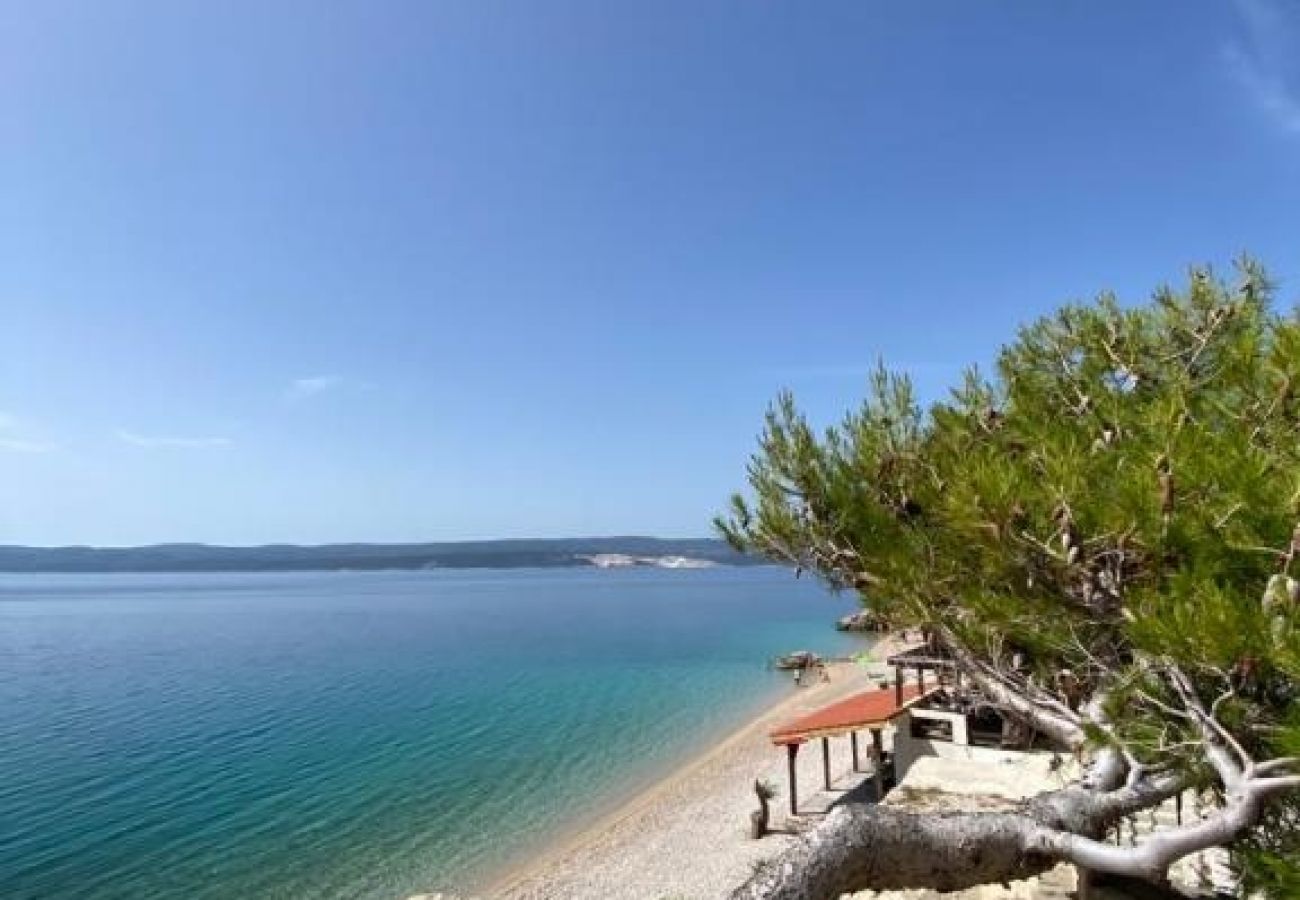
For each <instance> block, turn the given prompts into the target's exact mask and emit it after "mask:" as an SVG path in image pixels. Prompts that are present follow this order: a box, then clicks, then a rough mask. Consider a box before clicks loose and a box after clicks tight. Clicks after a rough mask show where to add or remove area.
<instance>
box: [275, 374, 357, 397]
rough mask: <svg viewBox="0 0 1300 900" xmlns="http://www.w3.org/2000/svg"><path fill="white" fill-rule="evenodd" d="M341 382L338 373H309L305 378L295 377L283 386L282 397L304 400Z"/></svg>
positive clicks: (335, 386)
mask: <svg viewBox="0 0 1300 900" xmlns="http://www.w3.org/2000/svg"><path fill="white" fill-rule="evenodd" d="M342 384H343V378H342V376H339V375H311V376H308V377H306V378H295V379H294V380H293V381H291V382H289V386H288V387H287V388H285V391H284V399H286V400H289V401H297V400H306V399H308V398H310V397H315V396H316V395H318V394H323V393H325V392H326V391H332V390H334V389H335V388H337V387H339V386H340V385H342Z"/></svg>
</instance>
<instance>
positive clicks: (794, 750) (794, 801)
mask: <svg viewBox="0 0 1300 900" xmlns="http://www.w3.org/2000/svg"><path fill="white" fill-rule="evenodd" d="M798 755H799V745H798V744H786V745H785V759H786V764H787V766H788V768H789V772H790V815H792V816H797V815H799V775H798V773H797V772H796V771H795V764H794V760H795V757H796V756H798Z"/></svg>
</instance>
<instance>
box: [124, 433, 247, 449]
mask: <svg viewBox="0 0 1300 900" xmlns="http://www.w3.org/2000/svg"><path fill="white" fill-rule="evenodd" d="M117 437H118V440H121V441H123V442H125V443H127V444H130V445H132V446H133V447H173V448H177V449H188V450H197V449H202V448H205V447H229V446H231V445H232V444H234V441H232V440H231V439H230V438H228V437H215V436H204V437H177V436H175V435H144V434H136V433H135V432H134V431H127V430H126V429H124V428H119V429H118V430H117Z"/></svg>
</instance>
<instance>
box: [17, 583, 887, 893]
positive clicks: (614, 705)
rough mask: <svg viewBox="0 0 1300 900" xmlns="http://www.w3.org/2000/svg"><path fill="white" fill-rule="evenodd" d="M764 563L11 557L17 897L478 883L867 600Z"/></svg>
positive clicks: (715, 727) (726, 714)
mask: <svg viewBox="0 0 1300 900" xmlns="http://www.w3.org/2000/svg"><path fill="white" fill-rule="evenodd" d="M851 603H852V601H851V600H850V599H849V598H845V597H839V598H836V597H831V596H829V595H828V594H826V593H825V592H823V591H822V590H820V589H819V588H818V587H816V586H815V585H813V584H811V583H809V582H808V581H807V580H802V581H796V580H794V578H793V577H792V575H791V573H789V572H787V571H784V570H779V569H772V568H754V569H712V570H699V571H663V570H649V569H638V570H631V571H599V570H586V569H570V570H549V571H542V570H512V571H462V572H450V571H442V572H384V573H302V574H223V575H95V576H81V575H75V576H74V575H62V576H0V897H3V898H6V900H25V898H42V900H54V898H64V897H67V898H72V897H77V898H85V897H94V898H103V900H110V898H133V900H146V898H160V897H178V898H179V897H184V898H188V900H200V898H263V897H265V898H308V897H311V898H402V897H405V896H407V895H409V894H411V893H413V892H416V891H423V890H432V889H457V888H459V889H464V888H466V887H469V886H472V885H474V884H475V883H476V882H477V881H478V880H479V879H481V878H483V877H484V876H485V874H487V873H489V872H491V871H493V870H494V869H497V868H499V867H500V866H502V865H503V864H507V863H509V862H511V861H513V860H517V859H518V858H519V857H520V856H521V855H522V854H525V853H526V852H527V851H528V850H529V849H530V848H535V847H537V846H539V845H541V844H544V843H546V842H547V841H548V840H550V839H553V838H554V836H555V835H556V834H557V833H559V832H561V831H563V830H564V829H566V828H572V827H575V826H576V825H578V824H580V823H581V821H582V820H583V817H584V816H589V815H591V814H593V813H594V812H595V811H596V810H597V809H600V808H603V806H605V805H607V804H608V803H610V802H611V800H612V799H613V798H615V797H617V796H618V795H620V794H621V793H625V792H626V791H628V790H630V789H631V788H633V787H634V786H635V785H637V784H638V783H639V782H640V781H642V780H644V779H645V778H647V777H649V776H650V775H651V774H653V773H656V772H659V771H662V770H663V769H664V768H665V767H667V766H669V765H671V764H672V763H673V762H675V761H676V760H678V759H680V758H682V756H683V755H684V754H686V753H688V752H690V751H691V750H693V749H694V748H696V747H698V746H699V745H700V744H701V742H702V741H704V740H706V739H707V738H708V737H710V736H712V735H716V734H719V733H721V732H722V731H724V730H726V729H728V728H730V727H733V726H734V725H736V724H737V723H739V722H740V721H742V720H744V719H745V718H746V717H748V716H750V715H752V713H753V712H754V711H755V710H756V709H757V708H758V707H759V706H760V705H761V704H762V703H764V702H767V701H768V700H770V699H771V697H772V696H773V693H774V692H778V691H781V690H789V689H790V688H789V686H788V681H786V680H785V679H784V678H783V677H782V676H780V675H778V674H776V673H772V672H768V671H767V670H766V662H767V660H768V659H769V658H770V657H771V656H773V655H774V654H776V653H778V652H782V651H786V650H790V649H795V648H799V647H808V648H811V649H815V650H820V651H824V652H851V651H853V650H856V649H860V648H861V647H862V644H861V642H860V641H858V640H856V639H855V638H853V637H851V636H846V635H839V634H837V633H836V632H834V631H833V630H832V629H831V627H830V625H831V621H832V620H833V618H834V617H835V616H837V615H839V614H841V613H842V612H843V611H844V610H845V609H847V608H849V607H850V606H851Z"/></svg>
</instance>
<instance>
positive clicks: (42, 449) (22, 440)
mask: <svg viewBox="0 0 1300 900" xmlns="http://www.w3.org/2000/svg"><path fill="white" fill-rule="evenodd" d="M57 449H59V446H58V444H55V443H52V442H51V441H41V440H36V439H34V438H32V437H30V436H29V435H28V434H26V433H25V430H24V429H23V427H22V423H21V422H20V420H19V419H18V417H17V416H13V415H10V414H9V413H7V412H2V411H0V452H5V453H53V452H54V451H55V450H57Z"/></svg>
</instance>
